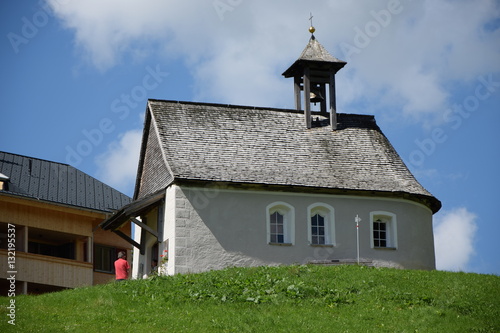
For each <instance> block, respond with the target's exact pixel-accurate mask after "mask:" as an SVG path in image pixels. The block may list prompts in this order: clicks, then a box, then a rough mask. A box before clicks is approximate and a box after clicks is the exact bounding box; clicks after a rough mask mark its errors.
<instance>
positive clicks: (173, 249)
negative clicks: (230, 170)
mask: <svg viewBox="0 0 500 333" xmlns="http://www.w3.org/2000/svg"><path fill="white" fill-rule="evenodd" d="M166 197H167V199H166V209H165V229H164V241H166V240H167V239H168V244H169V245H168V246H169V262H168V273H169V274H175V273H187V272H201V271H207V270H211V269H221V268H224V267H228V266H257V265H276V264H294V263H306V262H309V261H312V260H330V259H355V258H356V228H355V223H354V217H355V216H356V214H358V215H359V216H360V217H361V219H362V221H361V223H360V257H361V258H362V259H363V258H364V259H371V260H374V262H375V263H376V264H377V265H380V266H391V267H401V268H412V269H433V268H435V259H434V243H433V242H434V241H433V236H432V213H431V211H430V210H429V209H428V208H427V207H425V206H423V205H421V204H418V203H416V202H413V201H409V200H403V199H390V198H375V197H357V196H356V197H354V196H339V195H314V194H299V193H286V192H266V191H240V190H225V189H209V188H190V187H182V188H181V187H178V186H172V187H170V188H169V189H168V190H167V196H166ZM273 202H286V203H288V204H289V205H291V206H293V207H294V213H295V230H294V232H295V236H294V238H295V239H294V244H293V245H292V246H286V245H269V244H268V238H267V231H266V230H267V226H266V214H267V213H266V207H268V206H269V204H271V203H273ZM316 203H325V204H327V205H329V206H331V207H333V208H334V211H335V212H334V218H335V241H336V244H335V246H334V247H317V246H311V245H310V244H309V242H308V227H307V219H308V217H307V216H308V207H309V206H311V205H314V204H316ZM377 211H386V212H391V213H392V214H394V215H395V216H397V237H398V239H397V244H398V246H397V248H396V249H375V248H372V245H371V241H370V224H369V223H370V213H371V212H377Z"/></svg>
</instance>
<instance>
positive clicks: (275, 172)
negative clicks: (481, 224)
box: [136, 100, 441, 211]
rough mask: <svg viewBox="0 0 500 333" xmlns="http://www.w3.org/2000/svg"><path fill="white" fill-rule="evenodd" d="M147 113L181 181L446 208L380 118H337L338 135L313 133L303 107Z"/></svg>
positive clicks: (165, 107)
mask: <svg viewBox="0 0 500 333" xmlns="http://www.w3.org/2000/svg"><path fill="white" fill-rule="evenodd" d="M148 110H149V113H148V115H147V117H152V123H153V124H154V126H156V130H155V132H156V131H157V133H158V139H159V142H160V145H161V147H162V150H163V153H164V156H165V163H166V164H167V168H166V170H168V172H169V173H171V175H170V177H169V178H170V179H173V181H174V182H175V181H176V180H191V181H217V182H229V183H239V184H266V185H277V186H289V187H303V188H317V189H335V190H345V191H351V192H352V191H355V192H362V193H365V194H366V192H367V191H370V192H372V191H377V192H379V193H381V194H382V193H385V195H387V194H389V195H394V196H399V197H401V196H405V197H408V196H409V197H410V198H411V199H415V198H419V200H420V201H424V202H425V203H426V204H427V205H428V206H429V207H430V208H431V209H432V210H433V211H437V210H439V208H440V206H441V204H440V202H439V200H437V199H436V198H434V197H433V196H432V195H431V194H430V193H429V192H427V190H425V189H424V188H423V187H422V186H421V185H420V184H419V183H418V182H417V181H416V179H415V178H414V177H413V175H412V174H411V173H410V171H409V170H408V168H407V167H406V166H405V164H404V163H403V161H402V160H401V158H400V157H399V155H398V154H397V153H396V151H395V150H394V148H393V147H392V145H391V144H390V142H389V141H388V139H387V138H386V137H385V136H384V135H383V134H382V132H381V131H380V129H379V127H378V126H377V124H376V123H375V119H374V117H373V116H367V115H355V114H338V122H339V124H338V130H336V131H332V130H331V128H330V127H329V126H319V123H318V126H316V127H313V128H311V129H307V128H306V127H305V126H304V114H303V113H302V112H300V111H296V110H284V109H270V108H256V107H244V106H232V105H217V104H203V103H190V102H176V101H162V100H150V101H149V102H148ZM314 117H315V118H316V116H314ZM318 118H320V120H323V119H324V117H322V116H318ZM323 122H324V121H323ZM148 131H149V130H146V131H145V134H144V136H145V137H147V136H149V133H146V132H148ZM143 140H144V139H143ZM144 154H145V153H144V151H143V152H142V153H141V163H143V162H144V157H143V156H142V155H144ZM140 177H141V176H140V175H139V179H138V183H140V181H141V180H140ZM136 190H137V189H136ZM147 194H148V193H144V194H143V196H144V195H147ZM136 196H137V193H136Z"/></svg>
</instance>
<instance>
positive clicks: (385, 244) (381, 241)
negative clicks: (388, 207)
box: [370, 211, 397, 249]
mask: <svg viewBox="0 0 500 333" xmlns="http://www.w3.org/2000/svg"><path fill="white" fill-rule="evenodd" d="M370 221H371V225H370V229H371V230H370V232H371V237H370V238H371V246H372V248H389V249H395V248H397V224H396V215H395V214H393V213H389V212H381V211H380V212H371V213H370Z"/></svg>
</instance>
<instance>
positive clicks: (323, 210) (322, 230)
mask: <svg viewBox="0 0 500 333" xmlns="http://www.w3.org/2000/svg"><path fill="white" fill-rule="evenodd" d="M307 212H308V233H307V235H308V240H309V244H311V245H330V246H331V245H335V220H334V209H333V207H332V206H330V205H327V204H324V203H317V204H313V205H310V206H309V207H308V209H307Z"/></svg>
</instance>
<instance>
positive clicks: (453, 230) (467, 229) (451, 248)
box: [434, 207, 478, 271]
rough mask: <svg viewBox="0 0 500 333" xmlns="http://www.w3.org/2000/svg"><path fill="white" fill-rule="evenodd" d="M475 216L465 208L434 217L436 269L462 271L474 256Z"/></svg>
mask: <svg viewBox="0 0 500 333" xmlns="http://www.w3.org/2000/svg"><path fill="white" fill-rule="evenodd" d="M476 220H477V216H476V215H475V214H473V213H471V212H469V211H468V210H467V209H466V208H464V207H461V208H455V209H452V210H449V211H444V212H441V213H439V214H437V215H436V216H435V220H434V243H435V249H436V268H437V269H439V270H447V271H464V270H467V265H468V264H469V262H470V259H471V258H472V256H473V255H474V252H475V251H474V237H475V235H476V231H477V228H478V226H477V223H476Z"/></svg>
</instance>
